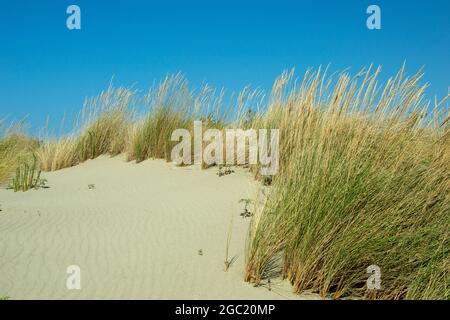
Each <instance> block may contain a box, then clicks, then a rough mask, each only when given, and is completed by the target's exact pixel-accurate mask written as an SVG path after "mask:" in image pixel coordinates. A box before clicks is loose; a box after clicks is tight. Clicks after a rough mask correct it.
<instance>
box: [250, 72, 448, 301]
mask: <svg viewBox="0 0 450 320" xmlns="http://www.w3.org/2000/svg"><path fill="white" fill-rule="evenodd" d="M378 72H379V70H376V71H375V72H374V73H371V72H370V69H369V70H367V71H365V72H363V73H361V74H360V75H359V76H358V77H355V78H350V76H349V75H347V74H345V73H344V74H341V75H339V77H338V79H337V80H336V81H335V82H330V81H327V80H326V78H325V76H323V75H322V74H321V73H320V71H317V72H315V73H311V74H307V75H306V76H305V78H304V79H303V81H302V83H301V85H300V87H298V88H297V89H295V88H294V89H292V90H291V91H290V93H289V95H288V96H285V97H284V98H283V97H282V96H280V95H278V97H279V98H277V99H275V100H274V102H273V105H272V106H271V107H270V109H269V112H268V113H267V118H266V122H265V123H264V126H267V127H271V126H273V127H278V128H280V130H281V132H282V133H281V136H282V140H281V143H282V146H281V157H282V158H281V159H280V163H281V164H280V170H281V172H280V173H279V174H278V175H276V176H275V177H274V183H273V184H274V186H273V190H272V192H271V194H270V196H269V198H268V200H267V203H266V205H265V206H264V208H263V209H262V210H261V211H260V212H259V214H258V215H257V216H256V217H255V218H254V221H253V223H252V227H251V231H250V245H249V247H248V250H247V264H246V276H245V279H246V280H247V281H250V282H254V283H256V284H258V283H260V282H261V281H263V280H264V279H265V278H270V275H271V274H273V273H274V272H279V273H280V274H281V275H282V276H283V277H285V278H287V279H289V281H290V282H291V283H292V284H293V286H294V290H295V291H296V292H302V291H304V290H313V291H315V292H318V293H320V294H321V295H322V296H327V295H328V294H331V295H332V297H334V298H339V297H342V296H347V295H358V296H365V297H368V298H387V299H400V298H414V299H415V298H417V299H434V298H438V299H443V298H448V294H449V293H448V289H447V286H448V283H449V273H448V270H449V269H448V267H449V251H448V248H449V245H450V242H449V239H448V230H449V228H448V227H449V224H448V221H449V212H450V211H449V209H450V208H449V203H450V202H449V200H450V199H449V198H450V195H449V190H450V189H449V186H450V185H449V179H448V178H449V176H448V172H450V171H449V169H450V148H449V130H448V129H449V128H448V126H447V125H445V119H446V116H448V110H444V111H443V112H441V114H439V109H438V106H439V104H438V103H436V106H435V108H434V109H433V110H432V111H431V115H428V114H427V107H428V105H427V103H426V102H425V101H424V100H423V96H422V95H423V92H424V90H425V87H424V86H419V85H418V80H419V79H420V74H416V75H414V76H413V77H411V78H405V77H404V74H403V70H401V71H400V72H399V74H398V75H397V76H396V77H395V78H393V79H391V80H389V81H388V82H387V84H386V85H385V87H384V88H380V89H381V90H380V89H378V88H377V87H376V84H377V82H376V77H377V74H378ZM280 82H283V83H284V85H287V84H288V83H289V82H290V75H288V74H284V75H283V76H282V78H281V80H280ZM276 89H278V88H276ZM380 93H381V94H380ZM447 98H448V97H447ZM443 119H444V120H443ZM372 264H375V265H378V266H379V267H380V268H381V272H382V278H381V280H382V289H381V290H379V291H370V290H367V286H366V279H367V277H368V274H366V268H367V267H368V266H369V265H372Z"/></svg>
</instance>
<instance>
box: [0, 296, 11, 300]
mask: <svg viewBox="0 0 450 320" xmlns="http://www.w3.org/2000/svg"><path fill="white" fill-rule="evenodd" d="M9 299H11V297H8V296H4V297H0V300H9Z"/></svg>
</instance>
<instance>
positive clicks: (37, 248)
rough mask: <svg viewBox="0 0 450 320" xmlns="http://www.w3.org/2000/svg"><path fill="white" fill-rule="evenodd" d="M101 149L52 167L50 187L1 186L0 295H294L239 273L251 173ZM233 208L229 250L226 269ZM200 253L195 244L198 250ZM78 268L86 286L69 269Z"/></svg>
mask: <svg viewBox="0 0 450 320" xmlns="http://www.w3.org/2000/svg"><path fill="white" fill-rule="evenodd" d="M216 172H217V169H210V170H200V169H198V168H195V167H185V168H177V167H174V166H173V165H171V164H168V163H165V162H164V161H160V160H150V161H145V162H143V163H139V164H134V163H126V162H125V161H123V159H122V158H120V157H117V158H113V159H110V158H107V157H100V158H98V159H96V160H93V161H88V162H86V163H84V164H82V165H79V166H77V167H73V168H68V169H64V170H60V171H57V172H52V173H47V174H45V177H46V178H47V179H48V181H49V182H48V184H49V186H51V188H50V189H41V190H30V191H28V192H25V193H22V192H18V193H14V192H12V191H11V190H4V189H2V190H0V205H1V209H2V211H1V212H0V297H2V296H10V297H11V298H12V299H30V298H31V299H49V298H50V299H279V298H287V299H296V298H312V296H303V297H298V296H296V295H293V294H291V293H290V288H289V285H288V284H286V283H285V282H281V281H277V280H275V281H272V290H271V291H269V290H268V289H267V288H264V287H258V288H255V287H253V286H251V285H249V284H247V283H244V282H243V281H242V273H243V270H244V255H243V252H244V246H245V238H246V232H247V226H248V219H242V218H241V217H240V216H239V212H240V210H241V205H239V204H238V200H239V199H241V198H244V197H254V196H255V193H256V190H257V184H256V183H255V182H254V181H253V180H252V179H251V178H250V175H249V174H248V173H246V172H245V171H243V170H240V169H237V170H236V173H234V174H231V175H228V176H224V177H221V178H219V177H218V176H217V175H216ZM89 184H95V188H94V189H89V188H88V185H89ZM231 214H233V215H234V219H233V233H232V241H231V247H230V255H238V259H237V261H236V262H235V263H234V264H233V266H232V267H231V269H230V270H229V272H224V271H223V261H224V255H225V243H226V237H227V229H228V224H229V221H230V217H231ZM199 249H201V250H202V251H203V255H199V254H198V250H199ZM69 265H78V266H80V268H81V286H82V288H81V290H68V289H67V288H66V279H67V277H68V274H67V273H66V269H67V267H68V266H69Z"/></svg>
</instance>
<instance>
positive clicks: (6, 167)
mask: <svg viewBox="0 0 450 320" xmlns="http://www.w3.org/2000/svg"><path fill="white" fill-rule="evenodd" d="M2 125H3V124H2V122H1V121H0V184H3V183H6V182H8V181H9V179H10V178H11V176H12V175H13V174H14V173H15V172H16V169H17V167H18V165H19V163H21V162H24V161H25V162H26V161H29V160H30V159H31V158H32V153H33V152H34V151H35V150H36V149H37V148H38V145H39V143H38V141H37V140H36V139H33V138H30V137H28V136H26V135H25V134H24V133H23V130H22V129H23V123H22V122H19V123H14V124H12V125H11V126H9V127H7V128H5V127H2Z"/></svg>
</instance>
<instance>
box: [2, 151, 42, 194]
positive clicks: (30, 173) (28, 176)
mask: <svg viewBox="0 0 450 320" xmlns="http://www.w3.org/2000/svg"><path fill="white" fill-rule="evenodd" d="M46 183H47V180H46V179H42V178H41V170H39V168H38V164H37V159H36V156H35V155H33V163H32V164H31V165H29V164H28V163H26V162H24V163H23V164H21V165H19V167H17V169H16V175H15V176H14V177H13V179H12V183H11V185H10V186H9V187H8V189H14V192H17V191H20V190H21V191H27V190H29V189H31V188H34V189H38V188H44V187H45V185H46Z"/></svg>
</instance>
